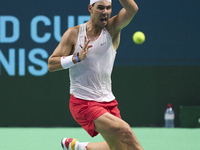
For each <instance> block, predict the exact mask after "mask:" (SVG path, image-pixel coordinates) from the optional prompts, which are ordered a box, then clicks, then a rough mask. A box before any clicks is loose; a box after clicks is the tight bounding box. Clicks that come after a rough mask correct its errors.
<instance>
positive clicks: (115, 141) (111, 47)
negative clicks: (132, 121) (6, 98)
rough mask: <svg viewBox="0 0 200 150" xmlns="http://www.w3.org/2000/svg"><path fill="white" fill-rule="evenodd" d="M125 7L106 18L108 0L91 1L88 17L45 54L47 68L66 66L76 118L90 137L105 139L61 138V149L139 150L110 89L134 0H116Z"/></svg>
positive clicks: (134, 6) (137, 142)
mask: <svg viewBox="0 0 200 150" xmlns="http://www.w3.org/2000/svg"><path fill="white" fill-rule="evenodd" d="M119 2H120V3H121V5H122V6H123V8H122V9H121V10H120V11H119V13H118V14H117V15H116V16H114V17H112V18H110V16H111V12H112V2H111V0H90V4H89V5H88V10H89V12H90V15H91V17H90V20H89V21H88V22H86V23H84V24H81V25H78V26H75V27H72V28H69V29H68V30H67V31H66V32H65V33H64V35H63V37H62V39H61V41H60V43H59V44H58V46H57V47H56V49H55V50H54V52H53V54H52V55H51V56H50V57H49V59H48V69H49V71H50V72H53V71H57V70H61V69H68V68H69V75H70V94H71V97H70V102H69V107H70V111H71V113H72V116H73V117H74V119H75V120H76V121H77V122H78V123H79V124H80V125H81V126H82V127H83V128H84V129H85V130H86V131H87V132H88V134H89V135H90V136H91V137H94V136H96V135H97V134H98V133H100V134H101V135H102V137H103V138H104V139H105V142H100V143H89V142H85V143H82V142H79V141H77V140H76V139H73V138H64V139H62V147H63V149H64V150H142V149H143V148H142V146H141V145H140V143H139V141H138V140H137V138H136V136H135V134H134V132H133V131H132V129H131V127H130V126H129V124H128V123H126V122H125V121H123V120H122V119H121V116H120V111H119V109H118V107H117V106H118V103H117V101H116V100H115V96H114V95H113V93H112V90H111V72H112V69H113V64H114V60H115V55H116V50H117V48H118V46H119V43H120V34H121V30H122V29H123V28H124V27H126V26H127V25H128V24H129V23H130V21H131V20H132V18H133V17H134V15H135V14H136V13H137V11H138V6H137V4H136V3H135V2H134V0H119Z"/></svg>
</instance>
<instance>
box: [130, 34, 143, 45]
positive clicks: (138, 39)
mask: <svg viewBox="0 0 200 150" xmlns="http://www.w3.org/2000/svg"><path fill="white" fill-rule="evenodd" d="M133 41H134V42H135V43H136V44H142V43H143V42H144V41H145V35H144V33H143V32H141V31H137V32H135V33H134V34H133Z"/></svg>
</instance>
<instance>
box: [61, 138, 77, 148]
mask: <svg viewBox="0 0 200 150" xmlns="http://www.w3.org/2000/svg"><path fill="white" fill-rule="evenodd" d="M76 141H77V139H73V138H64V139H62V141H61V145H62V148H63V150H75V148H74V147H75V144H76Z"/></svg>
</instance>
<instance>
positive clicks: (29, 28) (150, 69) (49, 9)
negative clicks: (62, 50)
mask: <svg viewBox="0 0 200 150" xmlns="http://www.w3.org/2000/svg"><path fill="white" fill-rule="evenodd" d="M88 3H89V0H85V1H81V5H80V1H78V0H73V1H72V0H57V1H53V0H50V1H49V0H48V1H47V0H34V1H24V0H16V1H11V0H7V1H3V0H0V95H1V96H0V120H1V121H0V126H78V125H77V124H76V122H75V121H74V120H73V118H72V117H71V114H70V112H69V109H68V100H69V96H70V95H69V77H68V70H64V71H59V72H55V73H49V72H48V69H47V59H48V57H49V55H51V53H52V52H53V50H54V49H55V47H56V46H57V45H58V43H59V41H60V39H61V36H62V34H63V33H64V32H65V31H66V30H67V29H68V28H70V27H72V26H74V25H78V24H81V23H84V22H86V21H87V20H89V18H90V16H89V12H88V10H87V6H88ZM136 3H137V4H138V6H139V11H138V13H137V14H136V16H135V17H134V19H133V21H132V22H131V23H130V24H129V25H128V26H127V27H126V28H125V29H123V30H122V36H121V44H120V47H119V49H118V51H117V57H116V62H115V66H114V70H113V74H112V79H113V92H114V94H115V96H116V99H117V100H118V102H119V104H120V105H119V108H120V110H121V114H122V117H123V118H124V120H126V121H127V122H128V123H130V125H131V126H163V125H164V120H163V117H164V111H165V109H166V106H167V103H169V102H170V103H172V105H173V107H174V109H175V113H176V120H175V123H176V126H180V121H179V115H180V113H179V107H180V106H181V105H184V106H193V105H200V98H199V97H200V92H199V88H200V80H199V79H200V78H199V74H200V52H199V50H200V47H199V44H198V43H199V39H200V29H199V25H200V9H199V8H198V7H199V5H200V1H199V0H193V1H186V0H183V1H181V2H180V1H172V0H168V1H160V0H154V1H142V0H136ZM121 8H122V6H121V5H120V3H119V1H113V12H112V15H116V14H117V13H118V11H119V10H120V9H121ZM136 31H142V32H144V34H145V35H146V41H145V42H144V43H143V44H142V45H136V44H134V43H133V41H132V35H133V33H134V32H136Z"/></svg>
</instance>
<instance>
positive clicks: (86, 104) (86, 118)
mask: <svg viewBox="0 0 200 150" xmlns="http://www.w3.org/2000/svg"><path fill="white" fill-rule="evenodd" d="M117 106H118V103H117V101H116V100H113V101H111V102H95V101H87V100H82V99H79V98H76V97H74V96H73V95H71V97H70V101H69V108H70V111H71V114H72V116H73V118H74V119H75V120H76V122H77V123H78V124H80V125H81V126H82V127H83V128H84V129H85V130H86V131H87V132H88V134H89V135H90V136H91V137H94V136H96V135H97V134H98V132H96V131H95V127H94V121H93V120H95V119H97V118H98V117H100V116H101V115H103V114H104V113H106V112H109V113H111V114H113V115H114V116H116V117H118V118H121V115H120V111H119V109H118V108H117Z"/></svg>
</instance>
